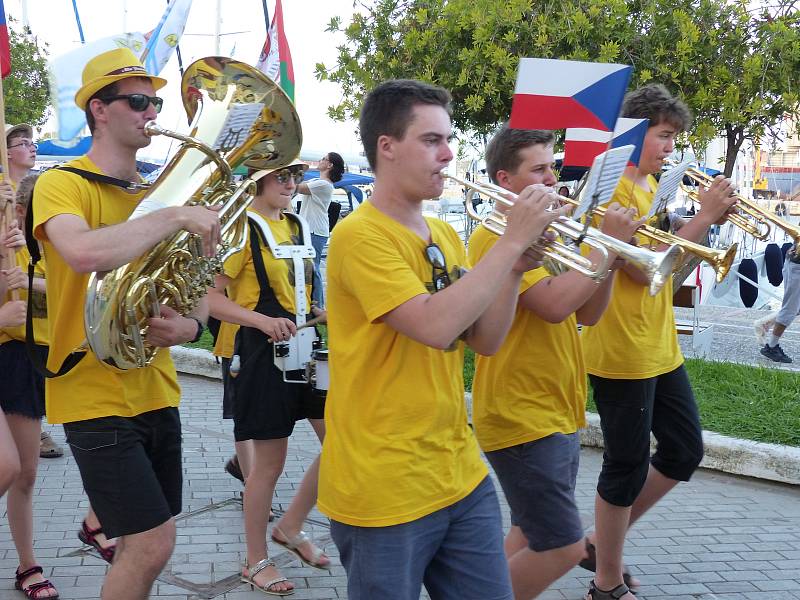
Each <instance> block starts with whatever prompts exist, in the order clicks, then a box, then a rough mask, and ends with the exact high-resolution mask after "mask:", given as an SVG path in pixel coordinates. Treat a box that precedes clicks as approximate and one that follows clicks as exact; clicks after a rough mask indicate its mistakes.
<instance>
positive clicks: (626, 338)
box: [581, 84, 735, 600]
mask: <svg viewBox="0 0 800 600" xmlns="http://www.w3.org/2000/svg"><path fill="white" fill-rule="evenodd" d="M622 116H623V117H631V118H638V119H642V118H647V119H650V125H649V129H648V131H647V134H646V136H645V139H644V144H643V146H642V153H641V157H640V161H639V166H638V167H631V166H629V167H628V168H627V169H626V171H625V175H624V176H623V178H622V180H621V181H620V183H619V185H618V186H617V190H616V192H615V194H614V200H616V201H617V202H619V203H620V204H622V205H623V206H627V207H632V208H635V209H636V210H637V211H638V213H639V215H645V214H647V213H648V211H649V209H650V206H651V204H652V201H653V194H654V192H655V190H656V187H657V183H656V180H655V179H654V178H653V174H654V173H659V172H661V167H662V166H663V164H664V159H666V158H667V157H668V156H669V155H670V154H671V153H672V151H673V149H674V147H675V146H674V143H675V137H676V136H677V135H678V134H679V133H680V132H682V131H685V130H686V128H687V127H688V126H689V123H690V120H691V116H690V113H689V110H688V108H687V107H686V105H685V104H684V103H683V102H681V101H680V100H679V99H677V98H675V97H673V96H672V95H671V94H670V93H669V92H668V91H667V89H666V88H665V87H664V86H662V85H658V84H651V85H646V86H644V87H642V88H640V89H638V90H636V91H634V92H631V93H629V94H628V95H627V96H626V97H625V101H624V103H623V107H622ZM732 193H733V188H732V187H731V182H730V181H729V180H727V179H725V178H724V177H721V176H720V177H717V178H716V179H715V180H714V182H713V184H712V185H711V186H710V188H708V189H707V190H701V192H700V202H701V207H700V210H699V212H698V213H697V215H695V217H694V218H693V219H692V220H691V221H690V222H688V223H687V224H686V225H684V226H683V227H682V228H681V229H680V231H679V232H678V235H679V236H680V237H683V238H685V239H688V240H691V241H698V240H700V239H701V238H702V237H703V236H704V235H705V234H706V232H707V230H708V228H709V227H710V226H711V225H712V224H714V223H717V222H721V221H722V220H724V218H725V216H726V213H727V212H728V210H729V209H730V208H731V207H732V206H733V204H734V203H735V199H734V197H733V196H732ZM582 341H583V348H584V356H585V360H586V369H587V371H588V372H589V374H590V375H589V376H590V381H591V385H592V389H593V392H594V400H595V402H596V403H597V410H598V412H599V413H600V420H601V426H602V429H603V438H604V441H605V452H604V454H603V467H602V470H601V472H600V477H599V480H598V483H597V497H596V499H595V537H596V540H595V541H594V543H593V544H589V545H588V549H589V554H590V556H589V558H588V560H586V561H584V562H582V563H581V565H582V566H585V568H588V569H590V570H595V569H596V575H595V578H594V581H592V585H591V587H590V589H589V592H588V593H587V595H586V599H587V600H634V598H635V596H634V595H633V594H632V593H631V592H630V590H629V587H630V586H631V585H632V584H634V583H635V582H633V581H632V580H631V577H630V575H629V574H628V573H627V572H625V573H623V570H624V567H623V564H622V553H623V546H624V543H625V533H626V531H627V530H628V528H629V527H630V526H631V525H632V524H633V523H634V522H635V521H636V520H637V519H638V518H640V517H641V516H642V515H643V514H644V513H645V512H646V511H647V510H648V509H649V508H651V507H652V506H653V505H654V504H655V503H656V502H658V500H660V499H661V498H662V497H663V496H664V495H665V494H666V493H667V492H669V490H671V489H672V488H673V487H674V486H675V485H677V484H678V482H679V481H688V480H689V478H690V477H691V475H692V473H693V472H694V471H695V469H696V468H697V466H698V465H699V464H700V461H701V459H702V458H703V440H702V437H701V430H700V418H699V414H698V411H697V405H696V403H695V400H694V396H693V395H692V388H691V385H690V384H689V379H688V377H687V375H686V370H685V369H684V367H683V356H682V355H681V351H680V348H679V346H678V341H677V335H676V332H675V316H674V311H673V308H672V283H671V282H669V283H667V285H666V286H665V287H664V289H663V290H662V291H661V292H660V293H659V294H658V295H656V296H650V294H649V293H648V290H647V285H646V283H645V278H644V276H643V275H642V273H641V272H639V271H637V270H636V269H635V268H634V267H632V266H630V265H626V266H625V267H623V268H622V272H621V273H619V274H618V275H617V277H616V281H615V282H614V290H613V294H612V298H611V302H610V303H609V305H608V308H607V309H606V312H605V314H604V315H603V318H602V319H601V320H600V321H599V322H598V323H597V324H596V325H594V326H592V327H587V328H585V329H584V331H583V334H582ZM651 432H652V433H653V435H654V436H655V438H656V440H657V442H658V446H657V449H656V452H655V454H654V455H653V457H652V459H651V457H650V433H651ZM595 553H596V556H595Z"/></svg>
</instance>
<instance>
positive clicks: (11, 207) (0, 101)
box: [0, 79, 19, 300]
mask: <svg viewBox="0 0 800 600" xmlns="http://www.w3.org/2000/svg"><path fill="white" fill-rule="evenodd" d="M0 127H2V135H0V161H2V166H3V180H4V181H8V182H9V183H11V179H10V178H9V173H8V147H7V144H6V133H5V132H6V101H5V98H4V96H3V80H2V79H0ZM16 212H17V211H16V200H15V198H14V197H12V198H11V202H6V205H5V207H4V209H3V217H4V221H5V222H4V224H3V230H4V231H8V229H9V227H11V221H13V220H14V215H15V214H16ZM16 266H17V259H16V250H14V249H12V248H6V249H5V251H4V252H3V268H4V269H13V268H14V267H16ZM11 299H12V300H19V290H12V291H11Z"/></svg>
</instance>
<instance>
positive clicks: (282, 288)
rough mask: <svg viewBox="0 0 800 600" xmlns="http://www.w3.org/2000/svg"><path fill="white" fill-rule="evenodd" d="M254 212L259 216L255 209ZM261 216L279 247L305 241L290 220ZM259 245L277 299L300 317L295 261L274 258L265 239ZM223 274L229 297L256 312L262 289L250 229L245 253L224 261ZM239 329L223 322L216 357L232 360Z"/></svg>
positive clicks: (308, 265) (309, 274)
mask: <svg viewBox="0 0 800 600" xmlns="http://www.w3.org/2000/svg"><path fill="white" fill-rule="evenodd" d="M253 212H255V213H256V214H260V213H258V212H257V211H255V210H254V211H253ZM260 216H261V217H263V218H264V220H265V221H266V222H267V224H268V225H269V228H270V230H271V231H272V235H273V237H274V238H275V241H276V242H277V243H278V244H280V245H297V244H300V243H301V242H302V240H301V239H300V231H299V228H298V226H297V225H296V224H295V223H294V222H293V221H291V220H290V219H289V218H288V217H283V218H282V219H280V220H278V221H274V220H271V219H267V218H266V217H264V215H260ZM259 244H260V245H261V257H262V259H263V260H264V269H265V270H266V271H267V277H268V278H269V285H270V287H271V288H272V291H273V292H274V293H275V297H276V298H277V299H278V302H280V304H281V306H282V307H283V308H285V309H286V310H287V311H289V312H290V313H292V314H297V312H296V310H295V306H296V303H295V288H294V261H292V260H287V259H281V258H275V257H274V256H273V255H272V252H270V250H269V247H268V246H267V245H266V244H265V243H264V241H263V240H259ZM304 263H305V271H306V272H305V278H306V305H307V306H311V286H312V283H313V276H314V261H313V260H312V259H310V258H308V259H306V260H305V261H304ZM224 273H225V275H227V276H228V277H230V278H231V279H232V280H233V281H231V283H230V285H228V287H227V292H228V298H230V299H231V300H233V301H234V302H236V304H238V305H239V306H243V307H244V308H246V309H248V310H253V309H255V307H256V304H258V297H259V295H260V292H261V287H260V286H259V284H258V278H257V277H256V268H255V265H254V263H253V252H252V250H251V249H250V228H249V227H248V229H247V242H246V243H245V247H244V250H242V251H241V252H237V253H236V254H234V255H233V256H231V257H230V258H228V260H226V261H225V266H224ZM238 330H239V326H238V325H235V324H234V323H226V322H224V321H223V322H222V324H221V325H220V328H219V335H218V336H217V343H216V344H215V345H214V354H216V355H217V356H222V357H225V358H230V357H231V356H232V355H233V341H234V338H235V337H236V332H237V331H238Z"/></svg>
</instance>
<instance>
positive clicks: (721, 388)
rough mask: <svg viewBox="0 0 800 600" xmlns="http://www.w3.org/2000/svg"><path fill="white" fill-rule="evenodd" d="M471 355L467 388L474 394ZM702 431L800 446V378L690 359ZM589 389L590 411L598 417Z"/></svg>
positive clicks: (467, 364) (688, 367)
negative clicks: (472, 390)
mask: <svg viewBox="0 0 800 600" xmlns="http://www.w3.org/2000/svg"><path fill="white" fill-rule="evenodd" d="M474 368H475V367H474V357H473V355H472V352H471V351H470V350H467V357H466V360H465V364H464V383H465V385H466V386H467V389H468V390H470V389H472V373H473V371H474ZM686 370H687V371H688V373H689V379H690V380H691V382H692V388H693V389H694V394H695V397H696V398H697V403H698V405H699V407H700V419H701V421H702V424H703V429H707V430H709V431H715V432H717V433H722V434H724V435H729V436H732V437H736V438H743V439H747V440H755V441H759V442H770V443H773V444H786V445H789V446H800V376H798V375H797V374H796V373H792V372H789V371H779V370H778V369H770V368H767V367H753V366H750V365H740V364H736V363H726V362H713V361H707V360H701V359H696V358H689V359H687V360H686ZM591 396H592V388H591V386H589V400H588V402H587V409H588V410H590V411H592V412H596V408H595V405H594V402H593V400H592V397H591Z"/></svg>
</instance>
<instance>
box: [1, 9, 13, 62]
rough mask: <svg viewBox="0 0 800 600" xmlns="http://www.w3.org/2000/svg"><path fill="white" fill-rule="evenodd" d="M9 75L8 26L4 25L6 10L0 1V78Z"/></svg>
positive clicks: (9, 47) (9, 49)
mask: <svg viewBox="0 0 800 600" xmlns="http://www.w3.org/2000/svg"><path fill="white" fill-rule="evenodd" d="M9 73H11V45H10V44H9V43H8V25H7V23H6V8H5V6H3V0H0V76H2V77H3V78H5V77H6V75H8V74H9Z"/></svg>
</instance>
